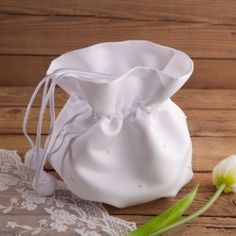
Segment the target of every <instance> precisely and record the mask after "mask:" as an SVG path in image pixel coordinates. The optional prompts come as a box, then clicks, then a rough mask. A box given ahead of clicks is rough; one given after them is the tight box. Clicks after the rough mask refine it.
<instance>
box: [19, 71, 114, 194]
mask: <svg viewBox="0 0 236 236" xmlns="http://www.w3.org/2000/svg"><path fill="white" fill-rule="evenodd" d="M65 76H66V77H68V78H69V79H80V80H86V81H94V80H95V79H96V82H104V81H107V80H108V79H109V80H111V79H114V78H115V77H113V76H111V75H107V74H101V73H90V72H85V71H80V70H75V69H58V70H55V71H54V72H53V73H51V74H49V75H47V76H45V78H44V79H43V80H42V81H41V82H40V83H39V84H38V86H37V87H36V89H35V91H34V93H33V95H32V97H31V99H30V101H29V104H28V106H27V108H26V112H25V117H24V121H23V133H24V135H25V137H26V138H27V139H28V141H29V143H30V145H31V148H32V149H33V150H35V151H36V158H37V161H38V162H37V166H36V175H35V179H34V186H35V188H36V190H37V191H38V192H40V190H39V187H40V186H39V182H40V185H42V184H43V183H42V181H40V177H41V173H44V175H45V174H47V173H46V172H43V168H44V165H45V163H46V161H47V157H48V147H49V144H50V140H51V137H52V131H53V128H54V123H55V104H54V103H55V102H54V101H55V87H56V85H57V84H58V82H59V81H60V80H61V79H62V78H64V77H65ZM97 79H100V81H97ZM49 83H50V86H48V85H49ZM43 85H44V89H43V95H42V101H41V108H40V113H39V118H38V122H37V135H36V142H35V145H34V142H33V141H32V139H31V138H30V136H29V135H28V133H27V123H28V120H29V114H30V110H31V107H32V105H33V103H34V101H35V98H36V96H37V94H38V92H39V91H40V89H41V88H42V86H43ZM48 87H49V89H48ZM48 104H49V110H50V128H49V134H48V138H47V140H46V142H45V144H44V150H43V153H42V154H41V153H40V148H41V134H42V124H43V118H44V113H45V111H46V108H47V106H48ZM47 177H48V176H47ZM45 184H47V183H45ZM50 192H51V191H50Z"/></svg>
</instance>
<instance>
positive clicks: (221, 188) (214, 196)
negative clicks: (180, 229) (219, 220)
mask: <svg viewBox="0 0 236 236" xmlns="http://www.w3.org/2000/svg"><path fill="white" fill-rule="evenodd" d="M224 188H225V184H221V185H220V187H219V188H218V189H217V191H216V192H215V194H214V195H213V196H212V198H211V199H210V200H209V201H208V202H207V203H206V204H205V205H204V206H203V207H202V208H200V209H199V210H197V211H196V212H194V213H193V214H191V215H189V216H187V217H185V218H183V219H182V220H179V221H177V222H176V223H174V224H172V225H169V226H167V227H165V228H163V229H161V230H159V231H158V232H156V233H152V234H151V236H156V235H159V234H161V233H164V232H166V231H168V230H170V229H173V228H175V227H177V226H179V225H182V224H184V223H186V222H188V221H190V220H192V219H194V218H196V217H198V216H200V215H201V214H203V213H204V212H205V211H206V210H207V209H208V208H210V207H211V205H212V204H213V203H214V202H215V201H216V200H217V198H218V197H219V196H220V195H221V193H222V192H223V190H224Z"/></svg>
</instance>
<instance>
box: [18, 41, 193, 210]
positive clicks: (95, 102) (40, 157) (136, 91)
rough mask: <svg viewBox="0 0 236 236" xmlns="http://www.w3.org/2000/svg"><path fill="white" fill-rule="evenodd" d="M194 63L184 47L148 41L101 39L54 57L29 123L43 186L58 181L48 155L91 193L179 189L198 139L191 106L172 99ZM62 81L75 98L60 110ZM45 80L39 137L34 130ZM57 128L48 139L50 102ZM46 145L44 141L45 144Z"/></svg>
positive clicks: (85, 195) (115, 199)
mask: <svg viewBox="0 0 236 236" xmlns="http://www.w3.org/2000/svg"><path fill="white" fill-rule="evenodd" d="M192 71H193V62H192V60H191V59H190V58H189V57H188V56H187V55H186V54H185V53H183V52H181V51H178V50H175V49H172V48H169V47H164V46H161V45H158V44H154V43H151V42H148V41H139V40H130V41H124V42H114V43H101V44H96V45H93V46H91V47H87V48H84V49H79V50H75V51H72V52H68V53H66V54H64V55H62V56H60V57H58V58H56V59H55V60H53V61H52V63H51V65H50V67H49V69H48V72H47V76H46V77H45V78H44V79H43V80H42V81H41V82H40V83H39V85H38V87H37V88H36V90H35V92H34V94H33V95H32V98H31V100H30V102H29V105H28V107H27V110H26V114H25V120H24V123H23V131H24V133H25V135H26V137H27V139H28V140H29V142H30V144H31V146H32V149H31V150H29V151H28V153H27V154H26V163H27V165H28V166H30V167H31V168H33V169H35V170H36V171H37V172H36V173H37V174H36V176H35V178H34V186H35V188H36V190H37V191H38V193H39V194H41V195H50V194H51V193H53V191H54V190H55V189H56V181H55V179H54V177H53V176H51V175H50V174H48V173H46V172H45V171H44V170H43V167H44V164H45V162H46V161H47V160H48V161H49V162H50V163H51V165H52V166H53V168H54V169H55V170H56V171H57V173H58V174H59V175H60V176H61V178H62V179H63V181H64V182H65V183H66V185H67V186H68V188H69V189H70V190H71V191H72V192H73V193H74V194H76V195H77V196H79V197H80V198H82V199H85V200H92V201H99V202H104V203H108V204H111V205H114V206H116V207H127V206H131V205H135V204H140V203H144V202H148V201H151V200H154V199H156V198H160V197H167V196H175V195H176V194H177V193H178V191H179V190H180V188H181V187H183V185H185V184H186V183H187V182H189V181H190V179H191V178H192V175H193V173H192V164H191V162H192V145H191V139H190V135H189V131H188V127H187V123H186V116H185V114H184V113H183V111H182V110H181V109H180V108H179V107H178V106H177V105H176V104H175V103H173V102H172V101H171V100H170V97H171V96H172V95H173V94H174V93H175V92H177V91H178V90H179V89H180V87H181V86H182V85H183V84H184V83H185V82H186V81H187V79H188V78H189V77H190V75H191V73H192ZM56 85H58V86H60V87H61V88H62V89H63V90H65V91H66V93H68V95H69V98H68V100H67V102H66V104H65V105H64V107H63V109H62V110H61V111H60V113H59V115H58V116H57V117H56V116H55V105H54V93H55V87H56ZM42 87H43V94H42V103H41V109H40V114H39V118H38V123H37V136H36V141H35V143H34V142H33V141H32V139H31V138H30V137H29V135H28V134H27V131H26V127H27V121H28V117H29V113H30V108H31V106H32V103H33V101H34V99H35V97H36V95H37V93H38V91H39V90H40V88H42ZM47 107H49V110H50V118H51V119H50V129H49V135H48V137H47V140H46V142H45V143H44V145H42V141H41V133H42V125H43V117H44V113H45V110H46V108H47ZM41 146H44V147H43V148H41Z"/></svg>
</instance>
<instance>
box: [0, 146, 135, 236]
mask: <svg viewBox="0 0 236 236" xmlns="http://www.w3.org/2000/svg"><path fill="white" fill-rule="evenodd" d="M34 175H35V171H34V170H32V169H30V168H28V167H27V166H26V165H25V164H24V163H23V162H22V161H21V158H20V157H19V156H18V154H17V152H16V151H8V150H3V149H0V196H2V197H0V211H1V212H2V214H3V215H5V216H6V217H4V220H5V225H4V224H2V226H1V230H4V232H9V230H12V231H11V233H12V232H14V233H15V235H18V236H23V235H28V234H30V235H45V234H46V233H47V235H55V234H58V233H62V234H63V233H65V232H67V233H70V235H85V236H99V235H102V236H103V235H104V236H105V235H110V236H120V235H125V234H126V233H127V232H129V231H131V230H133V229H135V228H136V225H135V223H134V222H127V221H124V220H120V219H117V218H115V217H112V216H110V215H109V214H108V212H107V211H106V209H105V208H104V207H103V206H102V204H101V203H97V202H91V201H85V200H81V199H79V198H78V197H77V196H75V195H74V194H72V193H71V192H70V191H69V190H68V189H67V188H66V186H65V184H64V183H63V182H61V181H58V187H57V190H56V191H55V193H54V194H53V195H52V196H50V197H43V196H39V195H37V193H36V192H35V190H34V189H33V187H32V181H33V177H34ZM6 196H7V197H6ZM19 215H22V216H27V217H26V218H27V219H25V218H24V217H19ZM29 222H30V223H31V224H30V225H29Z"/></svg>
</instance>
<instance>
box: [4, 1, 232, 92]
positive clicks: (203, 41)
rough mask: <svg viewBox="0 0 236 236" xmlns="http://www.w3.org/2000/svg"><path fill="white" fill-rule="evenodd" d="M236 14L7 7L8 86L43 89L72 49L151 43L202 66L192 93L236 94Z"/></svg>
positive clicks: (88, 4) (181, 8)
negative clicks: (53, 66)
mask: <svg viewBox="0 0 236 236" xmlns="http://www.w3.org/2000/svg"><path fill="white" fill-rule="evenodd" d="M235 12H236V1H234V0H224V1H221V0H214V1H211V0H179V1H175V0H168V1H165V0H147V1H143V0H128V1H122V0H113V1H109V0H79V1H76V0H50V1H48V0H41V1H37V0H22V1H18V0H0V35H1V37H0V64H1V67H0V86H32V85H33V86H35V85H36V84H37V83H38V81H39V80H40V79H41V78H42V77H43V75H44V74H45V72H46V69H47V67H48V65H49V62H50V61H51V60H52V59H53V58H55V57H56V56H57V55H59V54H62V53H64V52H66V51H69V50H74V49H77V48H81V47H85V46H88V45H90V44H94V43H98V42H103V41H113V40H126V39H147V40H151V41H153V42H156V43H160V44H165V45H168V46H171V47H176V48H178V49H180V50H184V51H185V52H187V53H188V54H189V55H190V56H191V57H192V58H193V59H194V62H195V71H194V74H193V76H192V79H191V80H190V81H189V82H188V83H187V84H186V86H185V87H189V88H236V76H235V75H236V72H235V69H234V68H235V67H236V61H235V59H236V44H235V42H236V14H235ZM26 67H27V68H28V69H27V70H25V68H26ZM213 78H214V79H213Z"/></svg>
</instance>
